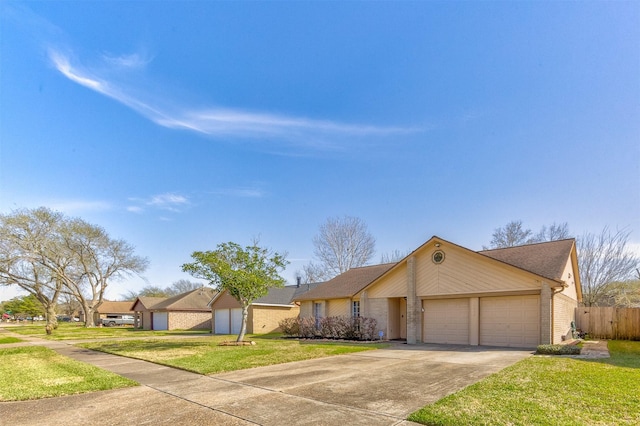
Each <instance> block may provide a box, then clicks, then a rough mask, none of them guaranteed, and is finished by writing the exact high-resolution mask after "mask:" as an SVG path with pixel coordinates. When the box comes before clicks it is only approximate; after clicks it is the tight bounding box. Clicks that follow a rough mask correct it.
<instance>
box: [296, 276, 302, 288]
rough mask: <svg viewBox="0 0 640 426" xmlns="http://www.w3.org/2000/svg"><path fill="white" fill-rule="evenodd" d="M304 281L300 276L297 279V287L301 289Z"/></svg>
mask: <svg viewBox="0 0 640 426" xmlns="http://www.w3.org/2000/svg"><path fill="white" fill-rule="evenodd" d="M301 281H302V277H301V276H300V275H298V276H297V277H296V287H298V288H300V282H301Z"/></svg>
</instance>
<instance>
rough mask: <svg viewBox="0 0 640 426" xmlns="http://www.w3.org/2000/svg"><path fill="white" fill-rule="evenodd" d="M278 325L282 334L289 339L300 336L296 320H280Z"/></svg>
mask: <svg viewBox="0 0 640 426" xmlns="http://www.w3.org/2000/svg"><path fill="white" fill-rule="evenodd" d="M278 325H279V326H280V330H282V334H284V335H285V336H289V337H294V336H298V335H299V334H300V323H299V322H298V318H285V319H283V320H281V321H280V322H279V323H278Z"/></svg>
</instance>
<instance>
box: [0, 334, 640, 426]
mask: <svg viewBox="0 0 640 426" xmlns="http://www.w3.org/2000/svg"><path fill="white" fill-rule="evenodd" d="M11 331H14V332H21V333H22V334H24V335H35V336H37V337H46V336H45V335H44V331H43V330H42V328H41V327H33V328H32V327H30V326H24V327H15V328H11ZM170 335H174V336H173V337H170ZM175 335H182V336H179V338H177V337H176V336H175ZM51 338H53V339H56V340H84V339H93V341H91V342H87V343H80V344H79V346H82V347H85V348H89V349H94V350H99V351H104V352H108V353H113V354H116V355H122V356H127V357H132V358H139V359H143V360H147V361H151V362H155V363H158V364H164V365H168V366H172V367H176V368H181V369H185V370H189V371H193V372H196V373H200V374H205V375H206V374H214V373H221V372H227V371H234V370H240V369H246V368H252V367H259V366H267V365H273V364H281V363H286V362H292V361H300V360H305V359H312V358H319V357H326V356H332V355H339V354H344V353H353V352H359V351H366V350H371V349H377V348H379V347H381V346H383V345H381V344H374V343H331V342H314V341H308V342H307V341H298V340H292V339H281V338H279V336H277V335H252V336H247V339H250V340H254V341H256V342H257V345H255V346H219V343H220V342H222V341H232V340H234V338H235V336H217V335H211V334H209V333H206V332H204V333H189V332H180V331H176V332H150V331H140V330H134V329H131V328H113V327H112V328H106V329H100V328H96V329H85V328H84V327H82V326H77V325H75V324H65V325H63V326H61V328H60V329H59V330H57V331H56V335H54V336H53V337H51ZM2 339H4V340H0V342H3V341H4V343H11V342H15V340H19V339H15V338H13V337H9V336H3V337H2ZM7 339H9V340H7ZM116 339H118V340H116ZM125 339H126V340H125ZM609 351H610V353H611V358H610V359H595V360H588V359H576V358H569V357H557V356H534V357H529V358H527V359H525V360H523V361H521V362H518V363H516V364H514V365H512V366H511V367H508V368H506V369H504V370H502V371H500V372H498V373H496V374H494V375H492V376H490V377H488V378H486V379H484V380H482V381H480V382H478V383H476V384H474V385H471V386H469V387H467V388H465V389H463V390H461V391H460V392H457V393H455V394H453V395H450V396H448V397H445V398H443V399H441V400H440V401H438V402H436V403H434V404H431V405H428V406H426V407H424V408H422V409H421V410H419V411H417V412H415V413H413V414H412V415H411V416H410V417H409V420H412V421H414V422H418V423H422V424H426V425H442V426H446V425H460V424H473V425H494V424H508V425H531V424H535V425H583V424H589V425H621V424H627V425H632V424H633V425H635V424H640V342H633V341H610V342H609ZM0 358H1V359H2V362H1V363H0V401H13V400H22V399H37V398H44V397H51V396H61V395H68V394H73V393H81V392H91V391H95V390H102V389H112V388H117V387H123V386H132V385H135V383H134V382H132V381H130V380H127V379H124V378H122V377H120V376H116V375H113V374H111V373H108V372H106V371H104V370H100V369H97V368H95V367H92V366H88V365H86V364H83V363H79V362H76V361H73V360H70V359H69V358H66V357H62V356H60V355H57V354H56V353H55V352H53V351H50V350H49V349H46V348H44V347H37V346H27V347H18V348H4V349H3V348H2V347H1V346H0Z"/></svg>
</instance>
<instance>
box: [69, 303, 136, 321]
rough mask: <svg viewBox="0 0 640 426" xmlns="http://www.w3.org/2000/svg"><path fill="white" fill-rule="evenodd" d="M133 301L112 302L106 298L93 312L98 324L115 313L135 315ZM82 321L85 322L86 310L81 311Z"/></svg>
mask: <svg viewBox="0 0 640 426" xmlns="http://www.w3.org/2000/svg"><path fill="white" fill-rule="evenodd" d="M133 314H134V312H133V311H132V310H131V302H112V301H110V300H104V301H103V302H102V303H101V304H100V306H98V309H96V311H95V312H94V314H93V318H94V320H95V323H96V324H100V321H101V320H102V319H103V318H107V317H108V316H115V315H133ZM80 321H82V322H84V312H80Z"/></svg>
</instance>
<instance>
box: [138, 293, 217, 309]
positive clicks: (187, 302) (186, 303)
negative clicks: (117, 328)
mask: <svg viewBox="0 0 640 426" xmlns="http://www.w3.org/2000/svg"><path fill="white" fill-rule="evenodd" d="M214 294H215V291H214V290H211V289H210V288H206V287H203V288H198V289H195V290H191V291H188V292H186V293H182V294H178V295H177V296H173V297H169V298H168V299H164V300H162V301H160V302H159V303H156V304H155V305H154V306H153V307H152V309H154V310H163V311H211V308H210V307H208V306H207V304H208V303H209V301H210V300H211V299H212V298H213V296H214ZM145 306H146V305H145ZM147 308H149V307H147Z"/></svg>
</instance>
